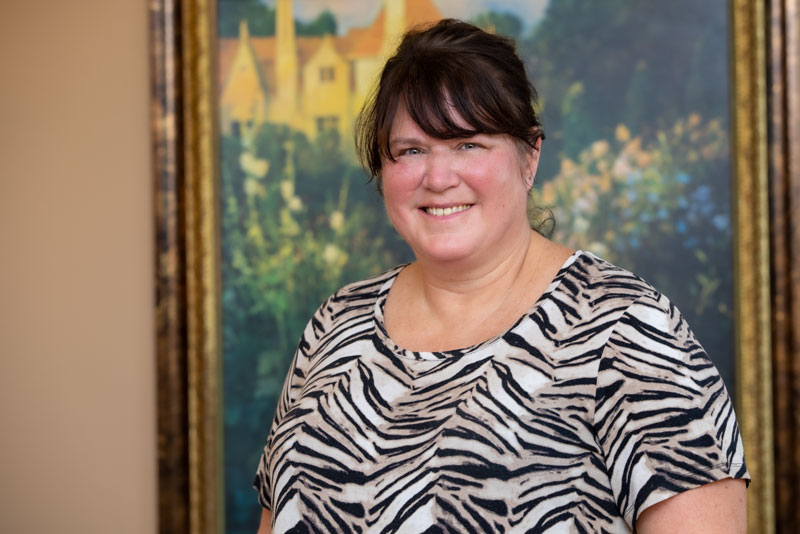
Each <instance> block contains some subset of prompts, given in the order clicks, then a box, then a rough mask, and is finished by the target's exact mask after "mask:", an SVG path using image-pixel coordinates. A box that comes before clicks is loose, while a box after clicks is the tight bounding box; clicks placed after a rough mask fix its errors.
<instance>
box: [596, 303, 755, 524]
mask: <svg viewBox="0 0 800 534" xmlns="http://www.w3.org/2000/svg"><path fill="white" fill-rule="evenodd" d="M614 328H615V329H614V331H613V332H612V334H611V337H610V338H609V341H608V342H607V345H606V347H605V349H604V352H603V355H602V357H601V361H600V364H599V370H598V378H597V396H596V404H595V417H594V424H595V431H596V436H597V439H598V444H599V445H600V447H601V449H602V453H603V456H604V460H605V463H606V468H607V470H608V473H609V478H610V482H611V487H612V491H613V494H614V498H615V500H616V502H617V505H618V507H619V509H620V512H621V513H622V515H623V516H624V517H625V519H626V521H627V522H628V524H629V525H631V526H632V525H633V524H634V521H635V520H636V519H637V518H639V517H640V516H641V515H642V514H643V513H644V511H645V510H648V509H649V508H651V507H652V508H653V509H652V510H650V512H651V513H653V511H655V510H658V508H657V506H658V505H659V504H661V503H666V502H667V501H671V500H672V499H673V498H675V499H676V500H675V501H672V502H671V503H670V504H669V505H666V504H665V505H664V506H665V507H666V506H672V505H674V504H675V503H676V502H677V503H680V502H681V501H685V500H686V499H687V497H685V496H682V495H684V494H685V495H689V496H696V495H698V494H700V495H702V494H704V493H706V492H707V491H709V488H713V489H714V490H715V491H716V488H717V486H715V485H714V483H716V482H717V481H722V480H724V479H748V478H749V475H748V473H747V469H746V467H745V465H744V453H743V446H742V440H741V436H740V434H739V428H738V424H737V422H736V416H735V414H734V412H733V405H732V403H731V400H730V398H729V396H728V394H727V391H726V389H725V386H724V384H723V383H722V379H721V378H720V376H719V373H718V372H717V370H716V368H715V367H714V365H713V364H712V363H711V361H710V360H709V359H708V356H707V355H706V354H705V351H704V350H703V348H702V347H701V346H700V344H699V343H698V342H697V339H696V338H695V337H694V335H693V334H692V332H691V331H690V329H689V327H688V325H687V324H686V321H685V319H683V317H682V316H681V315H680V312H678V310H677V309H676V308H675V307H674V306H673V305H671V304H670V303H669V301H668V300H667V299H666V298H665V297H663V296H659V297H655V298H651V297H647V298H641V299H639V300H638V301H637V302H635V303H634V304H632V305H631V306H630V307H629V309H628V310H627V311H626V312H625V314H624V315H623V317H622V318H621V319H620V320H619V321H618V323H617V324H616V326H615V327H614ZM727 484H728V483H726V484H723V485H722V486H721V487H725V486H726V485H727ZM741 485H744V481H741V482H738V481H737V482H736V483H735V486H734V487H738V486H741ZM700 488H703V490H702V491H699V492H698V493H695V491H696V490H699V489H700ZM711 495H712V496H713V495H714V494H713V493H712V494H711ZM678 497H680V498H678ZM689 499H690V500H692V497H689ZM659 508H660V507H659ZM701 508H702V507H701ZM681 513H683V512H681ZM687 520H688V519H687ZM673 531H680V530H673ZM656 532H657V531H656Z"/></svg>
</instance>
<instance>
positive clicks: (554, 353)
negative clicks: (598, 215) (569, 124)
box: [255, 20, 749, 533]
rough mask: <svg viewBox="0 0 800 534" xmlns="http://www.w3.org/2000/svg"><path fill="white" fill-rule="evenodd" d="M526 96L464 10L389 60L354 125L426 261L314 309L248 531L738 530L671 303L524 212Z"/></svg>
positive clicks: (736, 478)
mask: <svg viewBox="0 0 800 534" xmlns="http://www.w3.org/2000/svg"><path fill="white" fill-rule="evenodd" d="M535 96H536V95H535V91H534V90H533V88H532V86H531V85H530V83H529V82H528V79H527V76H526V74H525V70H524V67H523V64H522V62H521V61H520V59H519V58H518V57H517V55H516V53H515V51H514V47H513V44H512V43H511V42H509V41H507V40H505V39H503V38H500V37H497V36H493V35H490V34H488V33H486V32H483V31H482V30H480V29H478V28H476V27H474V26H471V25H469V24H465V23H462V22H458V21H453V20H444V21H441V22H439V23H438V24H436V25H434V26H432V27H430V28H427V29H422V30H414V31H411V32H409V33H408V34H407V35H406V36H405V37H404V39H403V41H402V43H401V44H400V47H399V49H398V50H397V52H396V54H395V56H394V57H392V58H391V59H390V60H389V61H388V62H387V64H386V66H385V68H384V70H383V73H382V75H381V80H380V85H379V88H378V91H377V93H376V95H375V98H374V100H373V101H372V102H371V103H370V104H369V106H368V107H367V109H366V110H365V111H364V112H363V113H362V117H361V119H360V124H359V131H360V137H359V143H358V144H359V150H360V153H361V155H362V157H363V159H364V161H365V165H366V167H367V168H368V169H369V170H370V172H371V173H372V175H373V176H374V177H375V178H376V180H377V184H378V187H379V189H380V190H381V191H382V193H383V195H384V200H385V204H386V211H387V213H388V215H389V218H390V219H391V222H392V224H393V225H394V227H395V228H396V229H397V231H398V232H399V234H400V235H401V236H402V237H403V239H405V240H406V242H407V243H408V244H409V245H410V247H411V248H412V250H413V251H414V254H415V256H416V261H415V262H413V263H411V264H409V265H407V266H400V267H397V268H395V269H393V270H391V271H389V272H387V273H384V274H382V275H380V276H377V277H375V278H372V279H369V280H365V281H362V282H358V283H355V284H352V285H349V286H346V287H345V288H343V289H341V290H340V291H338V292H337V293H336V294H334V295H333V296H331V297H330V298H329V299H328V300H327V301H326V302H325V303H324V304H323V305H322V306H321V307H320V308H319V310H318V311H317V312H316V314H315V315H314V317H313V318H312V319H311V321H310V322H309V324H308V326H307V327H306V330H305V332H304V335H303V338H302V340H301V342H300V346H299V348H298V350H297V352H296V354H295V359H294V362H293V364H292V369H291V371H290V372H289V376H288V377H287V379H286V383H285V386H284V391H283V394H282V397H281V399H280V402H279V407H278V410H277V414H276V417H275V421H274V422H273V425H272V429H271V431H270V435H269V437H268V440H267V445H266V447H265V452H264V455H263V456H262V460H261V462H260V465H259V468H258V473H257V477H256V482H255V486H256V488H257V489H258V491H259V501H260V502H261V504H262V506H263V508H264V510H263V515H262V520H261V529H260V531H259V532H275V533H284V532H409V533H420V532H481V533H483V532H631V531H632V530H633V529H634V527H635V529H636V530H637V531H638V532H642V533H654V532H671V533H672V532H682V533H683V532H700V531H702V532H704V533H709V532H744V529H745V526H744V525H745V517H744V514H745V506H744V492H745V480H746V479H748V478H749V475H748V474H747V470H746V468H745V465H744V459H743V452H742V444H741V438H740V436H739V432H738V428H737V425H736V419H735V415H734V414H733V409H732V406H731V402H730V400H729V398H728V396H727V393H726V392H725V388H724V386H723V384H722V381H721V379H720V377H719V375H718V373H717V371H716V369H715V368H714V366H713V365H712V364H711V362H710V361H709V360H708V358H707V357H706V355H705V353H704V352H703V349H702V347H700V345H699V344H698V343H697V341H696V339H695V338H694V336H693V335H692V333H691V331H690V330H689V328H688V327H687V325H686V322H685V321H684V320H683V318H682V317H681V315H680V313H679V312H678V310H677V309H676V308H675V307H674V306H673V305H672V304H671V303H670V302H669V301H668V300H667V299H666V297H664V296H663V295H661V294H659V293H658V292H657V291H656V290H654V289H653V288H652V287H651V286H649V285H648V284H647V283H645V282H644V281H643V280H641V279H640V278H638V277H637V276H635V275H633V274H631V273H629V272H627V271H625V270H623V269H620V268H618V267H615V266H614V265H611V264H609V263H607V262H605V261H603V260H602V259H600V258H598V257H596V256H594V255H593V254H591V253H589V252H582V251H573V250H570V249H567V248H565V247H563V246H561V245H557V244H555V243H553V242H551V241H549V240H548V239H546V238H545V237H543V236H542V235H540V234H539V233H537V232H535V231H533V230H531V228H530V226H529V223H528V216H527V197H528V193H529V192H530V189H531V187H532V185H533V177H534V175H535V173H536V167H537V164H538V161H539V154H540V150H541V143H542V139H543V138H544V136H543V133H542V129H541V125H540V123H539V120H538V118H537V116H536V114H535V113H534V111H533V109H532V106H531V102H533V101H534V99H535Z"/></svg>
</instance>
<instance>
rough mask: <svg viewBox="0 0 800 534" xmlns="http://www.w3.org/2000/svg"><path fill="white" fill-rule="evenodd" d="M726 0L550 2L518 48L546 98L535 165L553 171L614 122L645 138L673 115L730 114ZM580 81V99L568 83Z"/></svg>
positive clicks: (604, 135)
mask: <svg viewBox="0 0 800 534" xmlns="http://www.w3.org/2000/svg"><path fill="white" fill-rule="evenodd" d="M725 6H726V4H725V3H724V2H721V1H716V2H714V1H704V2H697V1H696V0H671V1H669V2H664V1H662V0H639V1H637V2H630V1H629V0H604V1H603V2H586V1H585V0H553V1H551V2H550V3H549V4H548V8H547V10H546V12H545V15H544V18H543V19H542V20H541V21H540V22H539V24H538V25H537V26H536V27H535V28H534V29H533V31H532V34H531V35H530V36H528V37H527V38H525V39H523V40H522V41H521V42H520V51H521V53H522V55H523V58H524V59H525V61H526V64H527V66H528V69H529V74H531V75H532V78H533V81H534V84H535V85H536V88H537V90H538V91H539V94H540V97H541V98H542V101H543V119H544V125H545V130H546V132H547V133H548V140H547V142H546V145H547V146H546V150H545V151H544V153H543V161H542V163H541V171H542V172H543V173H544V174H545V175H546V176H552V175H554V174H555V173H557V172H558V167H559V161H560V159H561V157H568V158H575V157H577V156H578V153H579V151H580V150H581V148H582V147H585V146H586V144H584V143H576V142H575V141H574V139H573V138H574V137H575V136H576V135H579V136H580V135H581V134H580V133H579V132H591V133H590V134H586V133H584V134H583V135H584V136H586V135H591V136H592V138H593V139H610V138H611V137H612V136H613V129H614V127H615V126H616V125H617V124H618V123H619V122H620V121H625V124H626V125H627V126H628V127H629V128H631V131H632V132H633V133H634V134H635V135H641V136H642V137H643V139H644V140H645V141H650V140H652V139H654V136H655V135H656V132H657V131H658V130H660V129H664V128H668V127H670V125H671V124H672V123H673V122H674V120H675V118H676V117H686V116H688V115H689V114H690V113H692V112H694V111H697V110H701V111H702V113H703V115H704V116H706V117H719V118H721V120H723V124H725V123H724V121H726V117H727V113H728V94H727V86H726V84H725V83H720V80H727V79H728V76H727V55H726V47H727V42H726V41H727V40H726V39H725V36H726V35H727V32H726V30H725V24H726V18H725V17H726V9H725ZM575 84H580V85H581V86H582V88H583V93H582V95H581V100H580V102H575V101H573V102H571V103H570V109H571V110H572V113H569V114H564V113H562V109H563V107H564V101H565V100H567V99H569V98H573V97H574V94H572V93H571V88H573V87H574V86H575Z"/></svg>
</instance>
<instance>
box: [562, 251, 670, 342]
mask: <svg viewBox="0 0 800 534" xmlns="http://www.w3.org/2000/svg"><path fill="white" fill-rule="evenodd" d="M555 282H558V287H557V290H556V291H554V293H553V298H554V300H555V301H556V303H557V306H558V308H559V313H560V314H563V315H565V316H567V317H568V319H569V320H568V321H567V322H568V323H569V324H571V325H572V329H571V330H570V331H572V330H574V329H575V328H576V327H577V325H579V327H580V329H582V330H583V329H586V328H592V329H595V330H598V331H603V332H605V333H606V335H610V334H611V332H612V330H613V329H614V328H615V327H616V324H617V322H618V321H619V320H621V319H622V318H623V317H624V316H625V315H626V314H627V313H630V312H631V309H632V308H634V307H635V306H637V305H639V304H644V303H650V304H652V305H658V303H662V304H660V305H662V306H664V305H665V304H664V302H668V301H666V298H665V297H664V296H663V295H662V294H661V293H660V292H659V291H658V290H657V289H655V288H654V287H653V286H652V285H650V284H649V283H648V282H647V281H645V280H644V279H643V278H642V277H640V276H638V275H636V274H634V273H632V272H631V271H629V270H627V269H625V268H622V267H619V266H617V265H614V264H613V263H610V262H608V261H606V260H604V259H602V258H600V257H598V256H596V255H594V254H592V253H591V252H587V251H581V252H580V253H579V254H576V255H574V256H573V260H572V261H571V262H569V263H567V264H565V265H564V267H562V269H561V270H560V271H559V273H558V275H557V276H556V280H555ZM645 305H646V304H645Z"/></svg>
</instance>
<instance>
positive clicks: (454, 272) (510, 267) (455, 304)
mask: <svg viewBox="0 0 800 534" xmlns="http://www.w3.org/2000/svg"><path fill="white" fill-rule="evenodd" d="M547 243H549V242H548V241H547V240H546V239H544V238H542V237H541V236H539V235H538V234H536V233H535V232H533V231H531V230H530V229H527V228H526V231H525V233H524V234H523V235H520V237H519V239H518V242H517V245H516V246H514V247H512V248H511V250H512V252H511V254H507V255H504V256H503V255H499V254H498V255H496V256H494V257H493V258H492V260H491V261H483V262H481V263H475V264H470V263H469V262H466V261H465V262H459V264H457V265H455V264H454V265H451V264H442V263H433V262H426V261H424V259H420V260H419V261H417V262H416V263H415V264H413V267H415V268H414V269H412V270H411V272H410V273H409V274H410V275H413V276H414V278H416V280H414V281H415V282H416V283H415V284H413V286H414V287H416V288H417V291H419V293H418V297H419V299H420V302H421V303H424V305H425V306H426V307H428V309H429V310H430V311H431V312H432V313H433V314H435V316H437V317H440V318H442V319H445V320H446V318H447V317H463V316H464V313H466V312H468V311H472V312H473V313H474V312H475V311H476V310H481V313H491V312H492V311H493V310H495V309H496V308H499V307H500V306H503V305H507V304H508V303H509V299H513V298H514V295H515V293H514V290H515V289H517V288H520V287H522V286H523V285H524V284H526V283H527V282H529V280H530V278H531V276H532V275H533V274H534V273H535V272H536V270H537V266H538V265H539V262H540V260H541V256H542V253H543V252H544V250H545V247H546V244H547ZM525 293H526V292H519V291H518V292H517V297H520V298H521V297H522V296H523V295H524V294H525Z"/></svg>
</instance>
